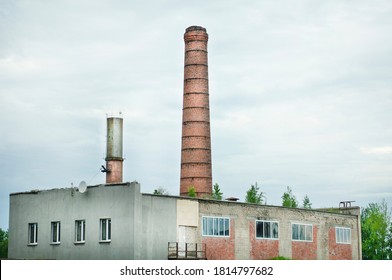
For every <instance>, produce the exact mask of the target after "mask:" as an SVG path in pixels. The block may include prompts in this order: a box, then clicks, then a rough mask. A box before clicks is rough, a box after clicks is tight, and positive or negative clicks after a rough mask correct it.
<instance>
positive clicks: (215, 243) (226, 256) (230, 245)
mask: <svg viewBox="0 0 392 280" xmlns="http://www.w3.org/2000/svg"><path fill="white" fill-rule="evenodd" d="M234 228H235V227H234V221H233V220H232V219H231V220H230V237H204V236H203V238H202V243H203V246H204V244H205V245H206V256H207V259H208V260H234V259H235V247H234V245H235V241H234V237H235V232H234Z"/></svg>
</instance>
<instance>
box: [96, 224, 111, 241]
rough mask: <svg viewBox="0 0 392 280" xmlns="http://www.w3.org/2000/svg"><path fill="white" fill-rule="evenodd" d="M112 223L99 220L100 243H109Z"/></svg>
mask: <svg viewBox="0 0 392 280" xmlns="http://www.w3.org/2000/svg"><path fill="white" fill-rule="evenodd" d="M111 227H112V222H111V219H100V227H99V228H100V230H99V231H100V237H99V241H100V242H110V241H111V238H112V237H111V235H112V229H111Z"/></svg>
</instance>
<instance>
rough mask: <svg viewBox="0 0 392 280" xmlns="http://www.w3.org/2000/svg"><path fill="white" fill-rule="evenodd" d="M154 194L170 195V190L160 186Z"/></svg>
mask: <svg viewBox="0 0 392 280" xmlns="http://www.w3.org/2000/svg"><path fill="white" fill-rule="evenodd" d="M153 194H157V195H169V192H168V191H167V190H166V189H165V188H163V187H159V188H157V189H155V190H154V192H153Z"/></svg>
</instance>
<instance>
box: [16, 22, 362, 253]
mask: <svg viewBox="0 0 392 280" xmlns="http://www.w3.org/2000/svg"><path fill="white" fill-rule="evenodd" d="M184 41H185V65H184V93H183V120H182V124H183V125H182V147H181V177H180V187H179V196H168V195H152V194H145V193H141V192H140V184H139V183H138V182H131V183H129V182H123V178H122V177H123V176H122V173H123V161H124V158H123V154H122V150H123V118H122V117H121V116H109V117H108V118H107V150H106V166H102V172H105V173H106V183H105V184H100V185H96V186H87V185H86V184H85V183H83V182H82V183H81V184H80V185H79V187H78V188H76V187H75V188H64V189H52V190H33V191H28V192H22V193H13V194H11V195H10V219H9V223H10V224H9V258H13V259H208V260H214V259H228V260H233V259H253V260H260V259H273V258H276V257H278V256H283V257H286V258H291V259H311V260H313V259H324V260H331V259H361V226H360V217H359V213H360V211H359V208H358V207H351V205H343V207H339V208H336V209H328V210H311V209H298V208H286V207H278V206H268V205H258V204H250V203H241V202H236V201H218V200H212V199H208V198H206V197H208V196H209V195H211V193H212V162H211V137H210V116H209V115H210V114H209V90H208V61H207V42H208V34H207V32H206V29H205V28H203V27H199V26H191V27H189V28H187V29H186V32H185V35H184ZM190 188H194V190H195V193H196V195H197V197H196V198H190V197H188V196H187V194H188V191H189V189H190Z"/></svg>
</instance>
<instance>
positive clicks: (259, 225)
mask: <svg viewBox="0 0 392 280" xmlns="http://www.w3.org/2000/svg"><path fill="white" fill-rule="evenodd" d="M278 231H279V225H278V222H274V221H256V238H265V239H278V238H279V234H278Z"/></svg>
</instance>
